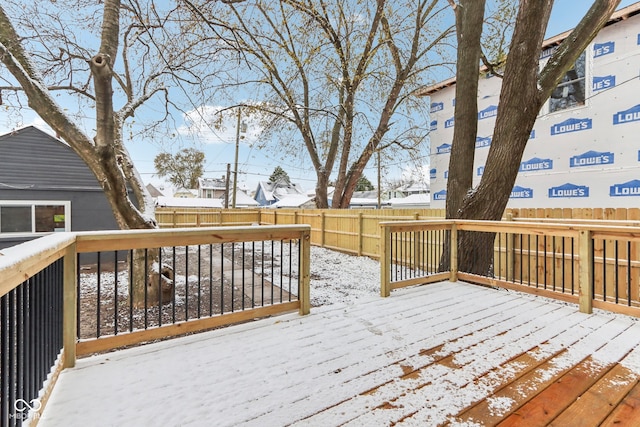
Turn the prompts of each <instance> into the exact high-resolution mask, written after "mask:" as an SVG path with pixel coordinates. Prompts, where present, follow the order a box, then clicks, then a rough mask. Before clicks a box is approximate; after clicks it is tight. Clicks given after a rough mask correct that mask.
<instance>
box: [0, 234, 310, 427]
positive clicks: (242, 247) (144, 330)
mask: <svg viewBox="0 0 640 427" xmlns="http://www.w3.org/2000/svg"><path fill="white" fill-rule="evenodd" d="M309 241H310V227H309V226H304V225H297V226H288V225H283V226H247V227H234V228H230V227H215V228H198V229H180V230H175V229H174V230H133V231H113V232H109V233H102V232H95V233H94V232H88V233H55V234H53V235H50V236H46V237H43V238H40V239H37V240H34V241H30V242H27V243H24V244H22V245H18V246H15V247H12V248H8V249H3V250H2V251H0V297H1V300H0V319H1V321H2V325H1V327H0V349H1V353H2V354H1V357H0V387H1V388H0V408H1V409H2V412H1V413H0V417H1V418H0V426H2V427H4V426H19V425H22V423H23V421H25V420H27V419H30V421H31V422H32V423H33V422H34V421H35V422H36V423H37V419H38V417H39V414H40V413H41V411H42V409H43V408H44V405H45V404H46V401H47V398H48V396H49V394H50V392H51V390H52V388H53V385H54V384H55V380H56V378H57V376H58V375H59V373H60V371H61V370H62V369H64V368H66V367H72V366H74V364H75V360H76V357H77V356H78V355H84V354H89V353H93V352H99V351H106V350H110V349H113V348H117V347H121V346H126V345H133V344H138V343H141V342H146V341H151V340H156V339H162V338H167V337H171V336H175V335H180V334H185V333H190V332H196V331H201V330H206V329H211V328H215V327H219V326H224V325H227V324H232V323H237V322H242V321H249V320H252V319H254V318H257V317H264V316H269V315H273V314H277V313H282V312H287V311H292V310H297V311H298V312H299V313H300V314H307V313H309V310H310V300H309V260H310V243H309ZM155 265H157V266H164V267H163V268H162V269H166V271H170V272H171V273H170V274H169V275H168V277H170V281H169V282H168V283H171V284H172V286H170V287H169V288H168V292H167V293H165V294H162V293H160V296H159V297H158V299H157V300H154V298H153V297H152V296H151V294H150V293H149V290H148V288H151V289H153V286H154V282H153V280H155V279H154V278H156V279H157V280H158V285H159V286H160V285H162V283H165V282H166V281H165V280H164V279H161V278H160V276H161V274H156V275H155V276H154V275H153V274H150V273H152V271H151V270H153V269H154V268H156V267H154V266H155ZM162 269H161V270H162ZM139 277H142V278H143V283H144V281H145V280H144V278H145V277H146V278H151V279H148V280H149V285H148V286H142V288H143V289H144V294H143V295H142V298H137V299H136V298H134V295H135V291H134V286H136V285H135V284H136V283H138V282H137V279H136V278H139ZM32 425H33V424H32Z"/></svg>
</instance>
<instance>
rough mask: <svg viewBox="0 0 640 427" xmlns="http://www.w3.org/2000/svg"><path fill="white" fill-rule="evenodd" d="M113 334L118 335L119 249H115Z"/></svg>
mask: <svg viewBox="0 0 640 427" xmlns="http://www.w3.org/2000/svg"><path fill="white" fill-rule="evenodd" d="M113 265H114V267H113V335H118V251H113Z"/></svg>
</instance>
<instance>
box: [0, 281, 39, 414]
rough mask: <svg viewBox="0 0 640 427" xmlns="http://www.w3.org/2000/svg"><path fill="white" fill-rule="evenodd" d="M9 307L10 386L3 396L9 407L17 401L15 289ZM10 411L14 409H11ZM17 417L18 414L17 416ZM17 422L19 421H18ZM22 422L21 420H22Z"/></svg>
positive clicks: (10, 297)
mask: <svg viewBox="0 0 640 427" xmlns="http://www.w3.org/2000/svg"><path fill="white" fill-rule="evenodd" d="M8 302H9V307H8V309H9V310H8V313H9V318H8V322H7V325H8V326H9V328H8V329H9V336H8V347H7V348H6V349H5V350H7V353H8V355H9V357H8V363H7V366H6V367H7V373H8V376H7V380H8V381H7V384H8V386H9V390H8V391H9V393H8V394H3V396H2V397H3V400H4V399H6V400H7V401H8V403H9V405H11V406H13V403H14V402H15V401H16V387H15V383H16V374H17V373H16V353H15V349H16V307H15V304H16V292H15V289H12V290H11V291H9V299H8ZM37 368H38V370H37V372H40V366H38V367H37ZM11 406H10V409H13V408H11ZM16 415H17V414H16ZM16 420H17V419H16ZM20 421H21V420H20Z"/></svg>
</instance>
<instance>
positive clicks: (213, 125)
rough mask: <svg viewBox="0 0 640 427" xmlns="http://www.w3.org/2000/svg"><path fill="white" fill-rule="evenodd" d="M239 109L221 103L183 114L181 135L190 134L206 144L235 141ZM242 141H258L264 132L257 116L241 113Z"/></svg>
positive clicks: (249, 143)
mask: <svg viewBox="0 0 640 427" xmlns="http://www.w3.org/2000/svg"><path fill="white" fill-rule="evenodd" d="M237 113H238V109H237V108H228V107H223V106H219V105H203V106H200V107H198V108H196V109H193V110H191V111H188V112H187V113H185V114H184V115H183V120H184V123H185V124H184V125H182V126H180V127H179V128H178V132H179V133H180V134H181V135H185V136H190V137H192V138H194V139H197V140H198V141H200V142H202V143H205V144H224V143H234V142H235V140H236V127H237V124H238V116H237ZM240 120H241V123H243V125H241V129H243V128H244V129H246V131H245V132H243V133H241V134H240V135H241V142H242V143H244V144H247V145H253V144H254V143H256V142H257V141H258V139H259V137H260V134H261V133H262V130H263V129H262V126H261V125H260V124H259V121H258V119H257V118H256V117H251V116H246V115H244V116H243V115H241V116H240Z"/></svg>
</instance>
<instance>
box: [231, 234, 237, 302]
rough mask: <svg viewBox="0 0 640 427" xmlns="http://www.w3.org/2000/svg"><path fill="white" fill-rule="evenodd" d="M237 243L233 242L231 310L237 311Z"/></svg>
mask: <svg viewBox="0 0 640 427" xmlns="http://www.w3.org/2000/svg"><path fill="white" fill-rule="evenodd" d="M235 264H236V244H235V243H234V242H231V312H232V313H233V312H234V311H235V308H234V302H235V297H236V294H235V287H236V268H235V267H236V266H235Z"/></svg>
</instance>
